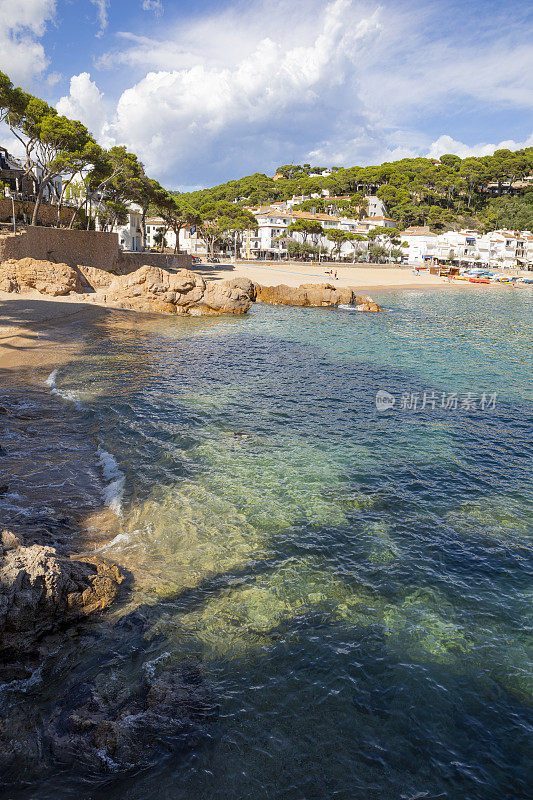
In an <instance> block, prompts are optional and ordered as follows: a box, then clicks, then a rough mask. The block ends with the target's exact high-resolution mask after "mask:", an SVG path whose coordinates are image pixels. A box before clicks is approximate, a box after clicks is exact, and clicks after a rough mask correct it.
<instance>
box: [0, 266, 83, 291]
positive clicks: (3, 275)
mask: <svg viewBox="0 0 533 800" xmlns="http://www.w3.org/2000/svg"><path fill="white" fill-rule="evenodd" d="M31 289H36V290H37V291H38V292H41V294H48V295H51V296H52V297H57V296H59V295H65V294H69V293H70V292H78V291H80V290H81V281H80V277H79V275H78V273H77V272H76V270H75V269H72V267H69V266H68V264H55V263H53V262H52V261H39V260H37V259H35V258H21V259H19V260H18V261H17V260H15V259H10V260H9V261H4V262H2V263H1V264H0V290H2V291H4V292H27V291H29V290H31Z"/></svg>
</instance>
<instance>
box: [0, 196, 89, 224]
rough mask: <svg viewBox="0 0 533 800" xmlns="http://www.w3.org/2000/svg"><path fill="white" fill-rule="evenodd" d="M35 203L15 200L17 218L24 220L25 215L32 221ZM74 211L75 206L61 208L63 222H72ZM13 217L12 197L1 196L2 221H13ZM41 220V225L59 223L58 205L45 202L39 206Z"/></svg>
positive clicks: (0, 217) (0, 218)
mask: <svg viewBox="0 0 533 800" xmlns="http://www.w3.org/2000/svg"><path fill="white" fill-rule="evenodd" d="M33 208H34V203H31V202H30V201H28V202H22V201H19V200H15V217H16V219H17V220H23V219H24V215H26V219H27V221H28V222H31V218H32V215H33ZM73 213H74V209H73V208H63V209H61V215H60V218H61V220H63V222H70V218H71V217H72V214H73ZM12 219H13V207H12V205H11V199H10V198H8V197H0V222H11V220H12ZM39 222H40V223H41V225H56V224H57V206H50V205H46V203H43V204H42V205H41V207H40V208H39Z"/></svg>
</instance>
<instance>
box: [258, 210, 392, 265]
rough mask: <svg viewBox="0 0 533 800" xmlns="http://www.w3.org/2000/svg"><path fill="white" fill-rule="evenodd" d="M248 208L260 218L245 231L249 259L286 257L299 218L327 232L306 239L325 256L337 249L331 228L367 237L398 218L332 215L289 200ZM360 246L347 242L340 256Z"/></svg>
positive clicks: (300, 239)
mask: <svg viewBox="0 0 533 800" xmlns="http://www.w3.org/2000/svg"><path fill="white" fill-rule="evenodd" d="M248 210H249V211H251V213H252V214H254V216H255V218H256V219H257V227H256V228H255V229H252V230H248V231H245V233H244V237H243V245H244V248H243V249H244V255H245V257H246V258H259V259H280V258H284V257H286V255H287V239H288V238H289V236H288V234H287V228H288V227H289V225H290V224H291V223H293V222H298V221H299V220H307V221H310V222H318V223H320V225H321V226H322V228H323V230H324V235H322V236H313V235H309V236H308V237H307V241H308V242H311V243H312V244H315V245H317V246H319V247H320V248H321V250H322V252H323V253H324V255H326V254H328V253H331V251H332V250H334V249H335V244H334V243H333V242H331V241H330V240H329V239H328V238H327V233H328V231H329V230H333V229H338V230H344V231H349V232H350V233H357V234H360V235H362V236H364V235H365V234H367V233H368V231H369V230H372V229H373V228H377V227H395V226H396V222H395V220H393V219H390V218H388V217H384V216H378V217H368V218H365V219H363V220H358V219H355V218H353V217H346V216H333V215H332V214H320V213H311V212H309V211H294V210H293V209H292V207H291V206H289V203H273V204H271V205H268V206H260V207H255V208H249V209H248ZM292 238H294V239H295V240H296V241H300V242H302V241H303V239H304V234H299V233H293V234H292ZM359 248H360V243H355V244H352V243H351V242H346V243H345V244H344V245H343V246H342V249H341V255H343V256H348V255H350V254H353V253H354V250H356V249H359Z"/></svg>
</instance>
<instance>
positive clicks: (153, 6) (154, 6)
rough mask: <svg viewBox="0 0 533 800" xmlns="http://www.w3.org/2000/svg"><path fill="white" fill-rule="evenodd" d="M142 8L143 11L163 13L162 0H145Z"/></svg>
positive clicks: (157, 14) (156, 13)
mask: <svg viewBox="0 0 533 800" xmlns="http://www.w3.org/2000/svg"><path fill="white" fill-rule="evenodd" d="M141 8H142V10H143V11H153V12H154V14H155V15H156V16H159V14H162V13H163V3H162V0H143V2H142V6H141Z"/></svg>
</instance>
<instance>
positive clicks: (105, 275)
mask: <svg viewBox="0 0 533 800" xmlns="http://www.w3.org/2000/svg"><path fill="white" fill-rule="evenodd" d="M77 270H78V273H79V274H80V279H81V284H82V286H83V287H84V288H88V289H94V290H95V291H97V290H98V289H102V288H105V287H107V286H109V285H110V284H111V283H112V282H113V279H114V277H115V276H114V275H112V274H111V273H109V272H106V271H105V270H104V269H97V268H96V267H84V266H83V265H81V264H80V265H79V266H78V267H77Z"/></svg>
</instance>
